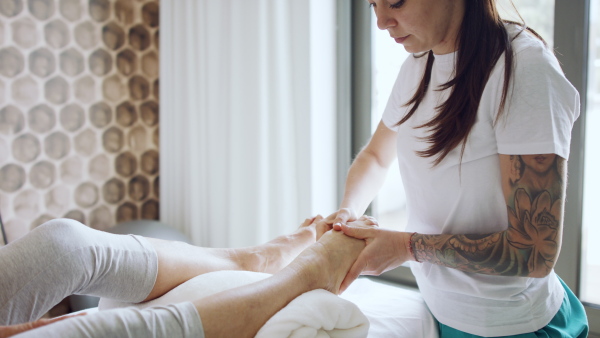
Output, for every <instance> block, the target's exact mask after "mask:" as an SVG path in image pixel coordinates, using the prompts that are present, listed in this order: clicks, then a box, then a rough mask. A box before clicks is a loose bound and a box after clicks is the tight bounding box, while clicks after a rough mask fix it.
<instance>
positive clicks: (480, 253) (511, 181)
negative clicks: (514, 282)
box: [413, 154, 566, 277]
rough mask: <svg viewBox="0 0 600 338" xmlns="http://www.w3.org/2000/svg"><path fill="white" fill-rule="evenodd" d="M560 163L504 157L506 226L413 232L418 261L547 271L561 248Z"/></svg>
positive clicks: (507, 272) (484, 269)
mask: <svg viewBox="0 0 600 338" xmlns="http://www.w3.org/2000/svg"><path fill="white" fill-rule="evenodd" d="M502 156H504V155H502ZM527 156H530V157H531V158H529V157H527ZM565 162H566V161H565V160H564V159H562V158H560V157H558V156H556V155H553V154H550V155H523V156H518V155H512V156H510V157H508V156H507V157H506V158H505V161H504V163H505V166H504V167H503V169H502V170H503V171H502V172H503V174H502V177H503V178H502V179H503V180H505V182H506V183H507V185H506V186H507V187H509V188H508V189H507V190H506V191H505V198H506V201H507V211H508V227H507V230H505V231H501V232H495V233H489V234H479V235H426V234H415V235H414V237H413V245H414V248H413V250H414V253H415V257H416V258H417V260H418V261H419V262H429V263H433V264H438V265H442V266H446V267H450V268H455V269H459V270H462V271H467V272H476V273H484V274H491V275H502V276H530V277H541V276H545V275H547V274H548V273H549V272H550V271H551V270H552V268H553V267H554V263H555V262H556V259H557V258H558V252H559V249H560V240H561V234H562V213H563V205H564V203H563V200H564V172H565V171H566V170H565V166H566V163H565Z"/></svg>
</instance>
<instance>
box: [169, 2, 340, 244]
mask: <svg viewBox="0 0 600 338" xmlns="http://www.w3.org/2000/svg"><path fill="white" fill-rule="evenodd" d="M334 3H335V1H333V0H331V1H317V0H310V1H281V0H219V1H208V0H162V1H161V4H160V6H161V14H160V15H161V17H160V20H161V21H160V24H161V48H160V50H161V51H160V53H161V63H160V67H161V69H160V94H161V100H160V105H161V107H160V113H161V117H160V158H161V160H160V165H161V167H160V206H161V207H160V214H161V220H162V221H164V222H165V223H167V224H170V225H171V226H173V227H176V228H179V229H181V230H182V231H184V232H185V233H186V234H188V235H189V236H190V237H191V238H192V241H193V242H194V243H195V244H197V245H203V246H213V247H224V246H228V247H239V246H244V245H252V244H256V243H259V242H264V241H266V240H268V239H270V238H273V237H274V236H276V235H278V234H282V233H286V232H289V231H292V230H293V229H294V228H295V227H297V225H298V223H299V222H300V221H301V220H302V219H304V218H306V217H309V216H310V215H313V214H315V213H328V212H331V211H332V210H333V209H334V208H335V203H336V201H335V189H336V188H335V179H334V175H335V156H334V152H335V144H334V142H335V119H334V117H335V104H334V103H335V82H334V81H335V50H334V48H335V41H334V37H335V12H334V7H335V5H334Z"/></svg>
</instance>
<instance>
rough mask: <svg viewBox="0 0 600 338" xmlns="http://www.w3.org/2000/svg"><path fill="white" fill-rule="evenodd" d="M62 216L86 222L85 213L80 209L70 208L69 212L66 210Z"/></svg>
mask: <svg viewBox="0 0 600 338" xmlns="http://www.w3.org/2000/svg"><path fill="white" fill-rule="evenodd" d="M63 217H64V218H70V219H74V220H76V221H79V222H81V223H83V224H86V223H85V214H84V213H83V211H81V210H70V211H69V212H67V213H66V214H64V216H63Z"/></svg>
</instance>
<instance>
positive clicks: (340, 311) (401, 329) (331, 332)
mask: <svg viewBox="0 0 600 338" xmlns="http://www.w3.org/2000/svg"><path fill="white" fill-rule="evenodd" d="M268 276H269V275H268V274H264V273H256V272H247V271H219V272H212V273H208V274H204V275H201V276H198V277H195V278H193V279H191V280H189V281H187V282H185V283H183V284H182V285H180V286H178V287H176V288H175V289H173V290H171V291H170V292H168V293H167V294H165V295H163V296H162V297H160V298H158V299H155V300H152V301H150V302H146V303H143V304H130V303H122V302H118V301H114V300H108V299H102V300H101V301H100V305H99V309H100V310H106V309H112V308H118V307H127V306H135V307H138V308H146V307H150V306H157V305H164V304H172V303H179V302H183V301H190V300H195V299H200V298H203V297H206V296H208V295H211V294H214V293H217V292H220V291H224V290H227V289H230V288H234V287H237V286H241V285H246V284H250V283H253V282H256V281H259V280H261V279H264V278H266V277H268ZM367 336H368V337H370V338H371V337H373V338H375V337H410V338H418V337H424V338H436V337H438V333H437V325H436V323H435V321H434V319H433V317H432V315H431V314H430V313H429V310H428V309H427V306H425V303H424V301H423V299H422V298H421V296H420V294H419V293H418V292H417V291H414V290H409V289H405V288H401V287H395V286H390V285H386V284H382V283H378V282H374V281H371V280H369V279H358V280H357V281H355V282H354V283H353V284H352V285H351V286H350V287H349V288H348V290H346V292H344V294H343V295H342V296H341V297H338V296H336V295H334V294H332V293H330V292H328V291H325V290H313V291H311V292H307V293H305V294H303V295H301V296H299V297H298V298H296V299H295V300H294V301H292V302H290V304H288V305H287V306H286V307H285V308H283V309H282V310H281V311H279V312H278V313H277V314H275V315H274V316H273V317H272V318H271V319H270V320H269V321H267V323H266V324H265V325H264V326H263V327H262V328H261V330H260V331H259V332H258V334H257V337H269V338H272V337H303V338H304V337H319V338H320V337H344V338H346V337H348V338H352V337H367Z"/></svg>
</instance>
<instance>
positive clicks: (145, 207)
mask: <svg viewBox="0 0 600 338" xmlns="http://www.w3.org/2000/svg"><path fill="white" fill-rule="evenodd" d="M158 209H159V207H158V201H157V200H147V201H146V202H144V204H142V219H158V216H159V215H158Z"/></svg>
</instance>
